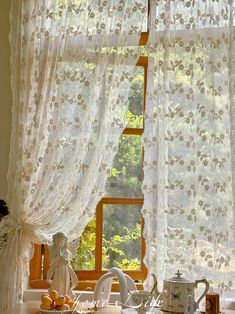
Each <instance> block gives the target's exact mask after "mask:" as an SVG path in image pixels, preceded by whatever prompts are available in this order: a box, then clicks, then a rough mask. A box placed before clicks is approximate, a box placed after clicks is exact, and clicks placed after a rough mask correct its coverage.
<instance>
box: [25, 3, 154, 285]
mask: <svg viewBox="0 0 235 314" xmlns="http://www.w3.org/2000/svg"><path fill="white" fill-rule="evenodd" d="M149 13H150V0H148V16H149ZM147 18H148V17H147ZM148 37H149V30H147V32H142V33H141V36H140V41H139V46H144V45H146V44H147V42H148ZM136 66H140V67H143V68H144V109H145V106H146V87H147V68H148V57H146V56H141V57H140V58H139V60H138V62H137V64H136ZM143 123H144V122H143ZM143 131H144V125H143V128H139V129H137V128H125V130H124V131H123V133H122V134H123V135H142V134H143ZM143 156H144V152H143ZM142 160H143V158H142ZM142 169H143V168H142ZM142 174H143V173H142ZM143 202H144V199H143V197H142V198H102V199H101V201H100V202H99V203H98V205H97V209H96V228H97V226H98V230H97V229H96V248H97V247H99V248H102V229H101V228H102V222H103V220H102V217H103V205H104V204H124V205H125V204H128V205H131V204H138V205H142V204H143ZM143 228H144V221H143V218H141V269H140V270H136V271H130V270H129V271H128V270H126V271H125V273H126V274H128V275H130V276H131V277H132V278H133V279H134V280H137V281H142V280H144V279H145V278H146V275H147V269H146V267H145V265H144V263H143V257H144V255H145V241H144V239H143V236H142V231H143ZM101 252H102V250H96V259H95V260H96V262H95V263H96V265H95V270H79V271H76V273H77V275H78V279H79V283H78V286H77V287H76V289H79V290H84V289H87V288H88V287H90V288H91V289H94V287H95V284H96V280H97V279H99V278H100V276H102V275H103V274H105V273H106V271H103V270H102V256H100V255H101V254H102V253H101ZM48 269H49V250H48V247H47V246H46V245H39V244H35V245H34V255H33V258H32V259H31V261H30V276H29V285H30V288H33V289H47V288H49V284H48V283H47V280H46V275H47V271H48ZM137 288H138V289H142V283H137ZM112 289H113V291H118V289H119V287H118V285H115V284H114V285H113V288H112Z"/></svg>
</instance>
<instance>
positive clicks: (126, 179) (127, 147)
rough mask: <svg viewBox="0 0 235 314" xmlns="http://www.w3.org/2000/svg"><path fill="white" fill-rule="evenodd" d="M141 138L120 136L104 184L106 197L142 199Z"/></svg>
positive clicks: (137, 136)
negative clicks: (116, 150) (109, 171)
mask: <svg viewBox="0 0 235 314" xmlns="http://www.w3.org/2000/svg"><path fill="white" fill-rule="evenodd" d="M141 171H142V146H141V136H139V135H122V136H121V138H120V142H119V148H118V153H117V155H116V157H115V159H114V162H113V167H112V171H111V174H110V176H109V178H108V180H107V183H106V196H107V197H142V193H141V180H142V178H141Z"/></svg>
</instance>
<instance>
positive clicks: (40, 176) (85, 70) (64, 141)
mask: <svg viewBox="0 0 235 314" xmlns="http://www.w3.org/2000/svg"><path fill="white" fill-rule="evenodd" d="M145 6H146V4H145V1H141V0H140V1H134V0H128V1H121V0H118V1H117V0H115V1H96V0H94V1H92V0H89V1H87V0H85V1H82V0H81V1H75V0H74V1H72V0H63V1H61V0H34V1H31V0H22V1H18V0H12V8H11V14H10V22H11V32H10V45H11V71H12V80H11V82H12V92H13V107H12V136H11V148H10V150H11V151H10V164H9V172H8V183H9V189H8V198H7V203H8V205H9V209H10V213H9V215H8V216H7V217H5V218H4V219H3V220H2V221H1V229H0V273H1V277H0V310H4V309H6V308H9V307H13V306H14V305H15V304H16V303H18V302H20V301H21V300H22V292H23V289H24V288H25V287H26V285H27V280H28V262H29V257H30V248H31V244H32V243H33V242H43V241H47V240H48V239H50V237H51V235H52V234H54V233H56V232H58V231H61V232H64V233H65V234H66V235H67V236H68V237H69V239H70V240H73V239H74V238H78V237H79V236H80V234H81V232H82V231H83V229H84V227H85V226H86V224H87V223H88V221H89V220H90V219H91V218H92V217H93V216H94V213H95V208H96V205H97V203H98V201H99V200H100V198H101V197H102V195H103V193H104V186H105V181H106V178H107V176H108V175H109V173H110V169H111V166H112V160H113V157H114V155H115V153H116V152H117V147H118V139H119V135H120V134H121V133H122V131H123V129H124V128H125V121H124V113H125V110H126V105H127V100H128V93H129V87H130V84H131V79H132V76H133V69H134V67H135V65H136V62H137V58H138V54H137V51H136V50H135V49H134V48H133V49H132V48H126V47H127V45H129V44H132V45H134V46H138V42H139V37H140V31H141V27H142V22H143V19H144V17H145V15H146V7H145ZM117 47H119V48H117ZM9 261H11V262H10V263H9Z"/></svg>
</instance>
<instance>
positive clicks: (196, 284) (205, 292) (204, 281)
mask: <svg viewBox="0 0 235 314" xmlns="http://www.w3.org/2000/svg"><path fill="white" fill-rule="evenodd" d="M199 283H203V284H204V285H205V286H206V287H205V290H204V292H203V294H202V295H201V296H200V298H199V299H198V300H197V301H196V309H198V308H199V303H200V301H201V299H202V298H204V296H205V295H206V294H207V292H208V290H209V282H208V281H207V280H206V279H200V280H196V281H195V287H196V288H197V286H198V284H199Z"/></svg>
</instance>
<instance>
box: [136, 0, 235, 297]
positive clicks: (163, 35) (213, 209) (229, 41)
mask: <svg viewBox="0 0 235 314" xmlns="http://www.w3.org/2000/svg"><path fill="white" fill-rule="evenodd" d="M151 3H152V4H151V24H150V37H149V43H148V52H149V58H150V61H149V67H148V87H147V106H146V115H145V132H144V135H143V145H144V150H145V165H144V183H143V191H144V200H145V201H144V206H143V209H142V212H143V215H144V218H145V230H144V236H145V239H146V245H147V249H146V256H145V264H146V266H147V268H148V271H149V272H148V278H147V281H146V286H147V287H149V286H150V281H151V277H150V274H151V273H155V274H157V275H158V280H159V284H160V285H161V284H162V281H163V279H165V278H168V277H170V276H172V275H173V274H174V273H175V272H176V271H177V270H178V269H179V270H180V271H181V272H183V273H186V274H187V276H188V277H189V278H191V279H196V278H199V277H202V276H205V277H206V278H207V279H208V280H209V281H210V284H211V287H212V288H214V289H215V290H216V289H217V290H218V291H219V290H229V289H231V288H234V275H235V273H234V266H235V255H234V253H235V251H234V227H235V226H234V218H235V211H234V196H235V194H234V187H235V186H234V121H235V120H234V118H235V116H234V100H235V97H234V61H235V58H234V57H235V56H234V34H235V32H234V30H235V28H234V1H211V0H206V1H174V2H172V1H168V0H166V1H153V2H151Z"/></svg>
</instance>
